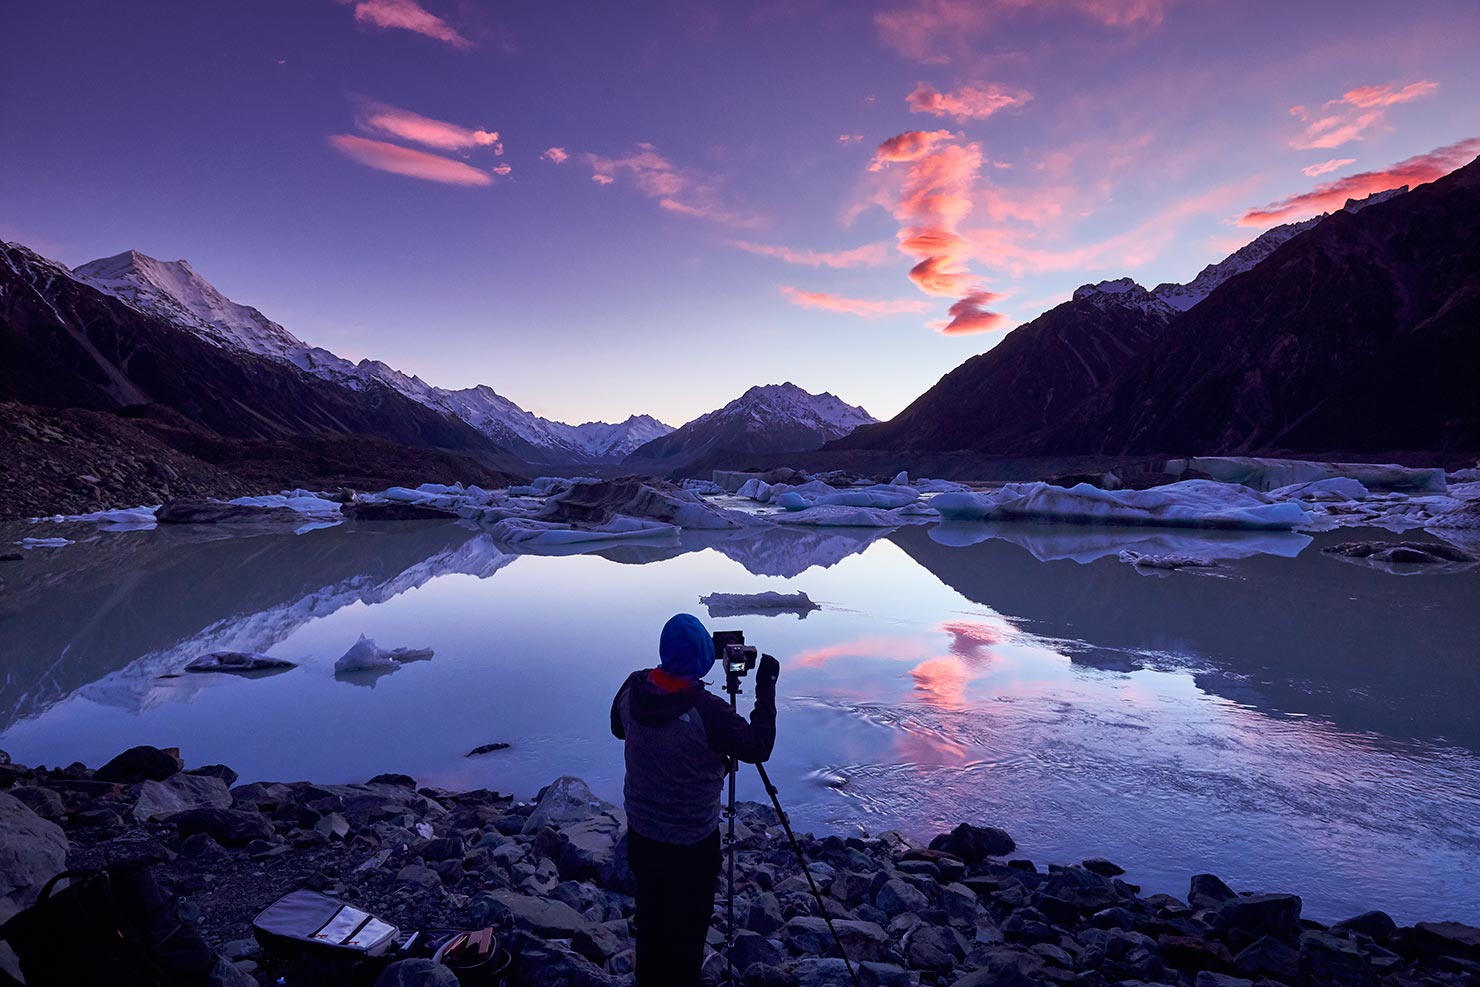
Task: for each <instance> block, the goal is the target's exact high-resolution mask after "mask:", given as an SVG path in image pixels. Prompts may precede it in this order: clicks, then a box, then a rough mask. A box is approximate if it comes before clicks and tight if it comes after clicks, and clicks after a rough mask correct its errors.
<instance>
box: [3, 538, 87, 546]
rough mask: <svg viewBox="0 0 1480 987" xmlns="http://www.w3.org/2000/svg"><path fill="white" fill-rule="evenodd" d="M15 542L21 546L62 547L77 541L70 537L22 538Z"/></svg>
mask: <svg viewBox="0 0 1480 987" xmlns="http://www.w3.org/2000/svg"><path fill="white" fill-rule="evenodd" d="M15 544H17V545H19V546H20V547H21V548H63V547H65V546H67V545H75V544H77V543H76V542H75V541H73V540H72V539H70V538H22V539H21V540H20V541H18V542H16V543H15Z"/></svg>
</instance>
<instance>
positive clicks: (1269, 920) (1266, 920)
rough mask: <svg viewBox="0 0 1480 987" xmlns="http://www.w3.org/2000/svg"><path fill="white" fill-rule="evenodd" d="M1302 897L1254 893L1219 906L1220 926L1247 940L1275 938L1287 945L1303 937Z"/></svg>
mask: <svg viewBox="0 0 1480 987" xmlns="http://www.w3.org/2000/svg"><path fill="white" fill-rule="evenodd" d="M1300 905H1301V902H1300V896H1299V895H1294V894H1251V895H1246V896H1243V897H1239V898H1232V899H1230V900H1228V901H1225V902H1223V904H1221V905H1219V906H1218V924H1219V926H1220V927H1221V928H1223V929H1225V930H1232V931H1234V932H1237V933H1239V934H1240V935H1241V936H1243V937H1245V938H1247V939H1251V940H1252V939H1257V938H1259V937H1260V936H1274V937H1275V938H1276V939H1279V940H1281V941H1284V942H1290V941H1292V940H1294V938H1295V937H1296V936H1298V935H1299V934H1300Z"/></svg>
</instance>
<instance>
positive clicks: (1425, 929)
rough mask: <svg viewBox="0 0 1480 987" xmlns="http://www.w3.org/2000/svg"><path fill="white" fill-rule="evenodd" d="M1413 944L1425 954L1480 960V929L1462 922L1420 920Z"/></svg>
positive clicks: (1415, 930)
mask: <svg viewBox="0 0 1480 987" xmlns="http://www.w3.org/2000/svg"><path fill="white" fill-rule="evenodd" d="M1413 945H1414V946H1415V947H1417V948H1418V951H1419V952H1420V953H1422V954H1424V955H1425V956H1454V957H1458V958H1459V959H1465V960H1480V929H1477V928H1475V927H1474V926H1472V925H1464V924H1463V923H1460V922H1420V923H1418V924H1417V925H1415V926H1414V927H1413Z"/></svg>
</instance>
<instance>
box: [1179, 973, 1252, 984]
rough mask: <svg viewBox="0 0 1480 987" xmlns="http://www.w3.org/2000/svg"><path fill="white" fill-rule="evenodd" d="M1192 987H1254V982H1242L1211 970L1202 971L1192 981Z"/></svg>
mask: <svg viewBox="0 0 1480 987" xmlns="http://www.w3.org/2000/svg"><path fill="white" fill-rule="evenodd" d="M1193 987H1254V981H1252V980H1244V979H1242V978H1240V977H1230V976H1229V975H1228V974H1226V973H1213V972H1212V971H1211V970H1204V971H1203V972H1202V973H1199V974H1198V975H1197V979H1196V980H1194V981H1193Z"/></svg>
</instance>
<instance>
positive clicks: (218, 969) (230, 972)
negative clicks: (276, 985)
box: [205, 956, 257, 987]
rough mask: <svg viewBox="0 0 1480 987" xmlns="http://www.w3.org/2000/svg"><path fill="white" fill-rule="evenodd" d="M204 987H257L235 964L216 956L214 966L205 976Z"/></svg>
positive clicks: (250, 976) (254, 981)
mask: <svg viewBox="0 0 1480 987" xmlns="http://www.w3.org/2000/svg"><path fill="white" fill-rule="evenodd" d="M205 987H257V981H256V980H254V979H253V978H252V975H251V974H249V973H247V972H246V971H245V970H243V969H242V968H241V967H239V966H237V965H236V964H235V963H230V962H227V960H226V959H225V957H221V956H218V957H216V965H215V966H213V967H211V972H210V973H209V974H207V975H206V982H205Z"/></svg>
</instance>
